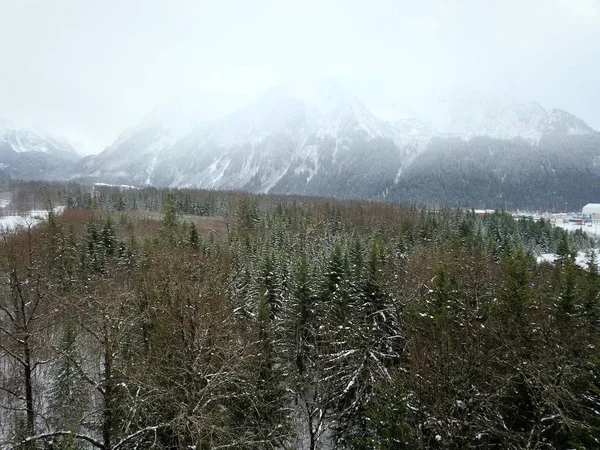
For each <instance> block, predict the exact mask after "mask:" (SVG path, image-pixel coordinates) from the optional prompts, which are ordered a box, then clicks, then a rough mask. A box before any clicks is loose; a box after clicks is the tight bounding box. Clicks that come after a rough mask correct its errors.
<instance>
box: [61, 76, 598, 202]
mask: <svg viewBox="0 0 600 450" xmlns="http://www.w3.org/2000/svg"><path fill="white" fill-rule="evenodd" d="M481 136H485V139H480V138H479V137H481ZM598 136H599V135H598V133H596V132H595V131H594V130H593V129H591V128H590V127H589V126H588V125H586V124H585V123H584V122H583V121H582V120H581V119H578V118H577V117H575V116H573V115H571V114H569V113H567V112H565V111H562V110H557V109H553V110H550V111H547V110H545V109H544V108H543V107H542V106H541V105H539V104H536V103H524V104H510V105H503V104H500V103H498V102H477V101H475V102H471V104H469V105H463V106H461V107H458V108H454V109H452V108H448V114H447V120H446V122H445V123H444V124H443V125H442V126H440V127H439V128H437V129H436V128H435V127H434V126H433V125H432V124H430V123H428V122H425V121H422V120H419V119H418V118H416V117H412V118H401V119H398V120H395V121H386V120H383V119H381V118H379V117H377V116H376V115H374V114H373V113H371V111H370V110H369V109H367V107H366V106H365V105H364V104H363V103H362V102H361V101H360V100H359V99H357V98H356V97H355V96H354V95H353V94H352V93H351V92H349V91H347V90H346V89H344V88H342V87H341V86H339V85H337V84H336V83H333V82H325V83H320V84H317V85H308V86H307V85H303V84H291V85H290V84H286V85H280V86H275V87H273V88H271V89H269V90H268V91H267V92H265V93H264V94H263V95H262V96H261V97H259V98H258V99H256V100H255V101H253V102H252V103H250V104H249V105H247V106H246V107H244V108H242V109H240V110H238V111H237V112H235V113H233V114H230V115H228V116H226V117H224V118H221V119H218V120H213V121H206V122H202V123H196V124H194V123H183V122H182V123H174V122H165V121H157V120H155V119H153V120H145V121H144V122H142V124H141V125H140V126H138V127H137V128H134V129H131V130H128V131H126V132H124V133H123V134H122V135H121V136H120V137H119V139H118V140H117V141H116V142H115V143H113V144H112V145H111V146H110V147H108V148H107V149H106V150H105V151H104V152H102V153H101V154H99V155H97V156H92V157H86V158H84V159H82V160H81V161H80V162H79V163H78V164H77V166H76V168H75V170H74V172H73V173H72V178H74V179H79V180H89V181H95V182H96V181H101V182H108V183H115V184H136V185H155V186H170V187H199V188H208V189H240V190H247V191H251V192H261V193H266V192H269V193H285V194H305V195H332V196H337V197H366V198H379V199H383V198H387V199H398V200H405V199H417V200H418V201H420V202H428V198H427V197H426V196H425V197H423V196H421V195H420V194H419V192H418V191H419V189H421V185H420V181H419V179H420V178H419V177H421V178H422V177H423V176H424V175H423V174H425V175H430V174H435V173H443V172H444V171H447V170H449V169H450V168H451V167H454V166H456V167H471V169H473V171H474V173H475V172H477V170H476V169H477V168H478V167H479V166H478V165H477V164H479V163H477V161H479V160H483V159H486V158H487V159H486V161H488V163H486V164H488V165H487V166H485V170H484V172H481V173H479V175H478V176H479V177H480V179H479V181H477V183H486V180H488V179H491V178H490V176H491V175H489V174H488V172H485V171H492V172H494V171H497V167H503V168H504V169H503V170H513V169H514V170H516V171H517V172H519V173H520V174H521V175H519V176H524V177H527V176H529V177H530V175H531V174H529V175H528V174H526V173H521V172H522V170H521V167H528V168H529V169H528V170H530V171H536V170H538V169H539V167H540V166H543V165H544V164H545V166H544V167H545V169H544V170H546V171H547V173H546V172H544V173H546V175H544V176H550V175H547V174H554V175H552V176H554V180H555V181H556V179H557V175H556V173H560V170H561V167H562V165H566V164H567V163H565V162H564V161H563V160H560V161H559V160H556V161H555V162H550V163H549V162H548V161H551V159H549V157H550V155H551V154H554V153H552V152H556V148H555V147H554V146H553V145H554V144H553V143H555V142H558V143H559V144H557V145H569V146H570V148H571V150H573V149H575V150H573V151H572V152H571V153H567V154H569V155H573V156H574V157H575V158H576V157H577V156H576V155H578V154H581V155H582V156H581V158H580V160H577V161H576V162H575V163H574V164H575V165H577V164H582V165H583V166H590V165H591V166H592V167H595V166H594V164H597V163H599V162H600V150H598V151H597V152H596V153H599V154H598V155H597V158H596V156H594V155H595V153H594V151H595V150H594V148H596V147H594V144H593V143H594V142H596V139H598ZM515 138H517V139H516V142H513V143H510V142H512V141H514V140H515ZM580 138H581V139H580ZM588 138H589V139H588ZM486 139H487V140H486ZM509 143H510V144H509ZM579 148H582V149H584V150H581V152H580V153H578V151H577V149H579ZM545 149H548V150H545ZM480 152H483V153H481V154H480ZM485 152H487V153H485ZM490 152H491V153H490ZM545 152H546V153H545ZM559 153H560V151H559ZM562 154H565V152H564V151H563V152H562ZM449 155H450V156H449ZM490 155H492V156H490ZM449 158H450V159H449ZM490 158H491V159H490ZM594 158H596V159H594ZM559 159H560V158H559ZM509 160H510V161H509ZM525 162H527V164H525ZM440 165H443V167H440ZM473 165H474V166H473ZM557 170H558V172H556V171H557ZM423 171H426V173H425V172H423ZM553 171H554V172H553ZM460 173H462V172H461V171H458V172H456V171H455V172H452V173H450V174H449V179H450V180H452V183H454V184H453V185H451V186H449V187H448V190H449V191H448V192H454V191H456V190H457V189H458V190H459V191H460V189H462V188H460V183H461V182H460V176H459V175H458V174H460ZM415 174H422V175H418V176H417V175H415ZM494 174H495V175H494V176H496V175H498V173H496V172H494ZM463 175H464V176H467V175H468V174H467V175H465V174H463ZM415 177H416V178H415ZM498 179H499V180H501V181H499V183H502V182H503V181H502V180H504V179H506V175H498ZM406 180H412V181H410V183H412V184H411V185H410V186H408V185H406ZM541 180H542V181H541V182H543V179H541ZM438 181H439V180H438ZM440 183H441V184H443V182H441V181H440ZM474 186H475V185H474ZM469 189H471V188H469ZM473 189H475V190H477V189H479V188H478V187H477V186H475V187H473ZM500 191H502V189H500ZM407 192H416V194H415V195H413V196H412V197H411V196H407V195H405V194H406V193H407ZM481 192H484V191H481ZM411 195H412V194H411ZM436 195H437V197H436V198H435V199H434V200H432V201H434V202H437V203H440V202H443V198H444V195H445V194H444V193H441V194H440V195H438V194H436ZM498 195H499V196H500V197H498V198H497V199H496V200H497V201H500V202H502V201H503V200H499V199H503V198H504V197H502V195H504V194H502V193H500V194H498ZM434 197H435V196H434ZM432 198H433V197H432ZM496 200H495V201H496ZM456 203H459V201H458V200H456Z"/></svg>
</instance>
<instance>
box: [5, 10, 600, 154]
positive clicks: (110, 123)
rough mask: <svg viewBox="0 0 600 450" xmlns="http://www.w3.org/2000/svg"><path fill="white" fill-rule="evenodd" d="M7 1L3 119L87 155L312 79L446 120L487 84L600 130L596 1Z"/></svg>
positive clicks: (388, 108)
mask: <svg viewBox="0 0 600 450" xmlns="http://www.w3.org/2000/svg"><path fill="white" fill-rule="evenodd" d="M0 5H1V6H2V9H1V10H2V14H0V50H1V51H2V55H3V61H4V63H3V70H2V71H1V72H0V80H1V83H0V98H1V99H2V102H0V117H5V118H7V119H8V120H12V121H15V122H18V123H22V124H24V125H25V126H27V127H29V128H36V129H38V128H39V129H44V130H46V131H47V132H48V133H51V134H53V135H57V136H66V137H67V138H68V139H69V140H70V141H73V142H82V143H83V151H84V152H85V153H87V154H90V153H99V152H101V151H102V150H104V149H105V148H106V147H107V146H109V145H111V144H112V143H113V142H114V141H115V139H116V138H117V136H119V135H120V134H121V132H122V131H123V130H124V129H127V128H131V127H135V126H137V125H138V124H139V123H140V122H141V121H142V118H143V117H144V116H145V115H146V114H147V113H148V111H151V110H153V109H155V108H157V107H158V106H160V105H165V104H173V103H189V104H190V105H194V107H195V108H197V112H199V116H200V118H201V119H203V120H216V119H220V118H223V117H224V116H226V115H228V114H231V113H233V112H235V111H237V110H239V109H241V108H242V107H244V106H245V105H247V104H248V103H250V102H251V101H253V100H256V99H257V98H258V97H260V96H261V95H262V93H263V92H264V91H266V90H267V89H268V88H269V87H271V86H273V85H276V84H278V83H280V82H281V81H285V80H287V79H288V78H290V77H292V78H293V77H306V76H313V75H316V76H325V77H328V76H333V77H335V78H336V79H338V80H340V81H341V83H342V84H343V85H344V86H345V87H347V88H348V89H349V90H350V91H351V92H353V93H354V94H355V95H356V96H357V97H358V98H359V99H360V100H361V101H362V102H364V104H365V105H366V106H367V108H368V109H369V111H371V112H372V113H373V114H374V115H376V116H377V117H381V118H382V119H384V120H394V119H398V118H400V117H413V116H415V115H416V116H418V117H426V118H428V119H431V120H433V121H434V122H435V123H436V128H439V126H438V123H441V124H443V123H444V117H443V116H444V111H441V109H443V108H441V107H440V105H442V106H443V105H444V104H446V103H445V102H447V101H448V100H449V99H453V98H454V97H461V100H460V103H463V104H468V103H473V102H476V101H477V99H478V98H481V97H482V95H474V94H475V93H479V94H483V96H484V97H485V98H488V99H493V101H492V102H493V103H498V104H500V105H503V104H504V103H509V104H515V103H526V102H530V101H536V102H539V103H540V104H541V105H543V106H544V107H545V108H552V107H558V108H562V109H564V110H566V111H569V112H571V113H572V114H574V115H576V116H577V117H581V118H582V119H583V120H585V121H586V122H587V123H588V124H589V125H590V126H592V127H593V128H595V129H599V128H600V111H599V109H598V108H599V107H598V105H600V97H599V96H600V91H599V90H598V89H597V80H598V74H599V72H600V67H599V65H600V63H599V61H600V17H599V14H598V2H597V0H569V1H566V0H530V1H527V2H522V1H517V0H510V1H506V2H499V3H498V2H497V3H494V4H489V2H478V1H474V0H464V1H460V2H452V3H449V2H446V1H441V0H426V1H423V2H412V1H407V0H406V1H405V0H402V1H396V0H381V1H375V2H362V1H357V0H356V1H354V0H351V1H343V2H341V1H327V2H320V1H314V0H309V1H307V2H292V3H290V2H275V1H272V0H259V1H255V2H243V1H234V0H232V1H224V2H216V3H215V2H213V3H210V2H209V3H207V2H196V1H191V0H174V1H172V2H164V1H160V0H148V1H137V0H126V1H117V0H107V1H104V2H92V1H88V0H83V1H80V0H59V1H54V2H45V1H39V0H23V1H17V2H15V1H10V0H4V1H2V0H0ZM507 99H509V100H510V101H508V102H506V100H507ZM439 116H442V117H439Z"/></svg>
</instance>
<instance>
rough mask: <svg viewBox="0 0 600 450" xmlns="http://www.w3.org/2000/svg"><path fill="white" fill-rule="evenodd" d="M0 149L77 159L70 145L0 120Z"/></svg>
mask: <svg viewBox="0 0 600 450" xmlns="http://www.w3.org/2000/svg"><path fill="white" fill-rule="evenodd" d="M0 147H2V148H3V150H4V151H8V150H9V149H10V150H12V151H14V152H16V153H24V152H39V153H46V154H49V155H52V156H58V157H61V158H67V159H77V158H78V155H77V151H76V150H75V148H74V147H73V146H72V145H71V144H70V143H68V142H66V141H64V140H61V139H58V138H56V137H53V136H50V135H48V134H46V133H43V132H39V131H34V130H31V129H29V128H26V127H23V126H20V125H17V124H14V123H10V122H8V121H7V120H4V119H0Z"/></svg>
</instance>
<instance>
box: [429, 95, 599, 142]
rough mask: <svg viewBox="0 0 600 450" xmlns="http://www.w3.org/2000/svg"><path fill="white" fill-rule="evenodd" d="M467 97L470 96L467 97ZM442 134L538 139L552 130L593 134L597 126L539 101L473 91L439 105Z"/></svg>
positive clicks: (465, 137)
mask: <svg viewBox="0 0 600 450" xmlns="http://www.w3.org/2000/svg"><path fill="white" fill-rule="evenodd" d="M465 97H466V98H465ZM439 109H440V111H442V112H441V116H442V118H441V121H440V123H439V124H438V130H439V135H446V136H458V137H461V138H463V139H470V138H472V137H474V136H488V137H492V138H496V139H514V138H520V139H523V140H525V141H527V142H530V143H537V142H538V141H539V140H540V139H541V138H542V136H544V135H548V134H556V133H558V134H589V133H593V132H594V130H593V129H592V128H590V127H589V126H588V125H587V124H586V123H585V122H584V121H582V120H581V119H579V118H577V117H575V116H573V115H572V114H569V113H567V112H566V111H562V110H559V109H551V110H546V109H544V108H543V107H542V106H541V105H540V104H539V103H535V102H529V103H510V102H507V101H500V100H497V99H494V98H491V99H490V98H486V97H485V96H483V95H481V94H478V93H474V92H470V93H469V94H468V95H467V94H464V95H459V94H457V95H456V96H454V97H452V98H450V99H448V100H445V101H443V102H442V103H441V104H440V105H439Z"/></svg>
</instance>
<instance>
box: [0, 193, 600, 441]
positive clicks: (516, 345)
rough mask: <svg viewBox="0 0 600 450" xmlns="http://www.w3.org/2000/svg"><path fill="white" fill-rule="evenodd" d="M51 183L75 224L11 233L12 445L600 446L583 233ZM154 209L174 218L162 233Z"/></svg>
mask: <svg viewBox="0 0 600 450" xmlns="http://www.w3.org/2000/svg"><path fill="white" fill-rule="evenodd" d="M25 186H29V187H28V188H27V189H25V188H24V187H25ZM21 188H23V190H22V191H21V192H22V195H23V198H25V197H26V192H28V189H29V192H30V193H31V192H40V191H38V190H39V188H40V187H39V186H37V185H36V186H34V185H33V184H32V185H27V184H23V185H21ZM44 189H45V191H44V192H46V195H47V196H48V198H51V201H52V202H55V203H56V204H61V203H62V204H67V205H68V206H69V209H68V210H67V211H66V212H65V213H64V214H63V215H61V216H58V217H57V216H55V215H53V214H50V216H49V218H48V220H47V222H45V223H44V224H42V225H40V226H38V227H35V228H32V229H29V230H21V231H20V232H12V233H4V234H3V236H2V239H1V249H0V367H2V370H0V439H1V441H0V442H1V443H0V446H2V445H3V446H4V447H6V448H24V449H75V448H91V447H94V448H99V449H105V450H108V449H133V448H164V449H184V448H185V449H191V448H196V449H200V448H202V449H212V448H240V449H268V448H310V449H321V448H358V449H360V448H364V449H372V448H378V449H395V448H398V449H401V448H406V449H414V448H440V449H441V448H444V449H462V448H482V449H483V448H498V449H506V448H514V449H517V448H556V449H563V448H564V449H566V448H597V447H598V439H599V438H600V422H599V420H598V413H597V411H598V410H600V404H599V400H600V398H599V395H600V394H599V392H600V391H599V388H600V380H599V379H598V370H599V368H600V367H599V365H598V364H599V363H598V350H597V348H598V344H599V343H598V336H599V335H598V330H599V329H598V326H599V319H600V305H599V304H598V302H599V293H600V279H599V275H598V268H597V267H596V265H595V263H594V260H595V255H594V252H593V251H592V250H590V249H592V248H593V247H595V245H596V243H595V242H593V241H592V240H590V239H589V238H588V237H587V236H586V235H585V234H584V233H579V234H570V235H569V234H567V233H566V232H564V231H562V230H560V229H556V228H553V227H551V226H550V225H549V224H548V223H545V222H543V221H541V222H533V221H515V220H513V219H512V218H511V217H510V216H509V215H507V214H503V213H496V214H492V215H490V216H487V217H478V216H477V215H475V214H474V213H465V212H460V211H453V210H441V211H427V210H424V209H420V208H417V207H414V206H395V205H387V204H378V203H366V202H355V201H348V202H335V201H328V200H323V199H309V198H290V197H272V196H252V195H245V194H240V193H217V192H211V191H194V190H175V191H167V190H158V189H150V188H148V189H140V190H133V189H132V190H119V189H118V188H108V187H105V188H98V187H97V188H94V191H93V192H92V191H91V190H90V189H88V188H85V187H81V186H78V185H58V184H57V185H49V186H46V187H45V188H44ZM136 210H137V211H141V210H148V211H151V210H160V211H161V215H160V216H159V217H158V218H156V220H157V221H158V223H157V227H156V231H155V232H152V233H151V234H148V233H147V230H143V229H142V228H143V227H147V223H146V222H144V221H141V220H138V219H137V218H138V217H139V215H136V214H134V213H133V212H134V211H136ZM128 215H129V217H130V219H129V220H121V219H118V220H117V219H115V218H116V217H119V218H122V217H127V216H128ZM202 216H212V217H213V218H214V216H219V220H221V221H222V222H224V223H225V224H226V226H227V228H226V229H227V232H225V233H223V232H220V233H216V232H213V231H214V230H212V229H210V228H207V227H206V223H212V222H206V221H204V218H203V217H202ZM576 250H585V251H588V253H589V263H588V265H587V267H585V268H581V267H579V266H577V265H576V264H575V259H574V252H575V251H576ZM536 252H553V253H556V254H557V257H558V259H557V262H556V263H555V264H549V263H542V264H538V263H536V259H535V257H534V253H536Z"/></svg>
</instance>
